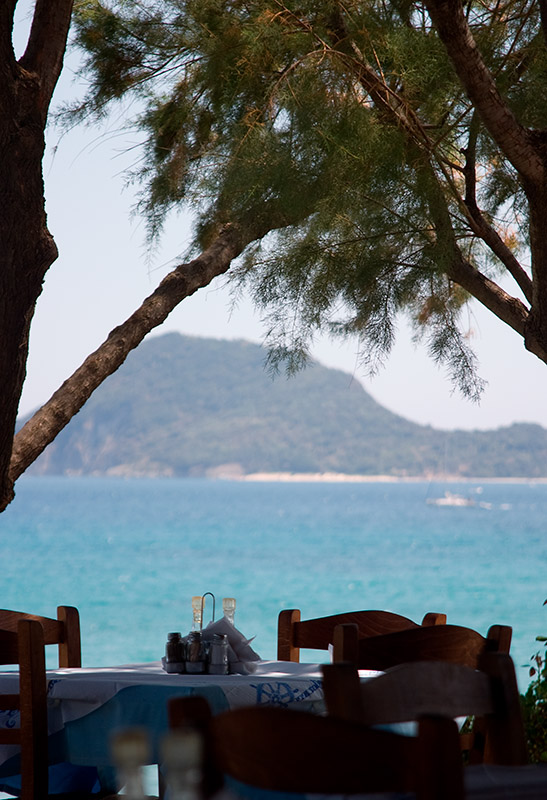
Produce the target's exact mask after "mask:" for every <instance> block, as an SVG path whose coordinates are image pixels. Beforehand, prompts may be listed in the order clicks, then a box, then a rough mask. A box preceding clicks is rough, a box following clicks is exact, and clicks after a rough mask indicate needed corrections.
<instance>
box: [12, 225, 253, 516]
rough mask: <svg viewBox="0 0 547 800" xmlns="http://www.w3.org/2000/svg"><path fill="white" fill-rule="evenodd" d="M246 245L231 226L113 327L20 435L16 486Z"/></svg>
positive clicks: (15, 453) (14, 458) (14, 467)
mask: <svg viewBox="0 0 547 800" xmlns="http://www.w3.org/2000/svg"><path fill="white" fill-rule="evenodd" d="M247 243H248V240H245V239H244V237H243V236H242V234H241V233H240V232H239V231H238V230H237V229H236V228H234V227H233V226H229V225H228V226H226V227H225V228H224V229H223V230H222V231H221V232H220V234H219V235H218V236H217V238H216V239H215V240H214V241H213V243H212V244H211V245H210V246H209V247H208V248H207V249H206V250H205V251H204V252H203V253H202V254H201V255H200V256H198V257H197V258H195V259H194V260H193V261H190V262H189V263H188V264H182V265H180V266H178V267H176V269H174V270H173V271H172V272H170V273H169V274H168V275H167V276H166V277H165V278H164V279H163V280H162V282H161V283H160V285H159V286H158V288H157V289H156V290H155V291H154V292H153V293H152V294H151V295H150V296H149V297H147V298H146V300H145V301H144V302H143V304H142V305H141V306H140V308H138V309H137V310H136V311H135V312H134V313H133V314H132V315H131V316H130V317H129V318H128V319H127V320H126V321H125V322H124V323H122V324H121V325H119V326H118V327H117V328H114V330H113V331H112V332H111V333H110V335H109V336H108V338H107V339H106V341H105V342H103V344H102V345H101V346H100V347H99V348H98V349H97V350H96V351H95V352H94V353H92V354H91V355H90V356H88V357H87V358H86V360H85V361H84V363H83V364H82V365H81V367H79V368H78V369H77V370H76V372H74V373H73V375H72V376H71V377H70V378H68V379H67V380H66V381H65V382H64V383H63V385H62V386H61V387H60V388H59V389H58V390H57V391H56V392H55V393H54V394H53V396H52V397H51V399H50V400H48V402H47V403H46V404H45V405H43V406H42V408H40V409H39V410H38V411H37V412H36V413H35V414H34V416H33V417H31V419H30V420H29V421H28V422H27V423H26V425H24V426H23V428H21V430H20V431H19V432H18V433H17V435H16V437H15V440H14V444H13V453H12V457H11V467H10V482H11V484H12V485H13V483H14V482H15V481H16V480H17V478H18V477H19V476H20V475H21V474H22V473H23V472H24V471H25V470H26V469H27V467H28V466H30V464H32V463H33V461H35V460H36V459H37V458H38V456H39V455H40V454H41V453H42V452H43V450H44V449H45V448H46V447H47V445H48V444H50V443H51V442H52V441H53V440H54V439H55V437H56V436H57V434H58V433H60V431H61V430H62V429H63V428H64V427H65V425H67V424H68V423H69V422H70V420H71V419H72V417H73V416H74V415H75V414H76V413H77V412H78V411H79V410H80V409H81V408H82V406H83V405H84V404H85V402H86V401H87V400H88V399H89V397H90V396H91V395H92V393H93V392H94V391H95V389H96V388H97V387H98V386H99V385H100V384H101V383H102V382H103V381H104V380H105V379H106V378H108V376H109V375H112V373H113V372H115V371H116V370H117V369H118V367H120V366H121V365H122V364H123V362H124V361H125V359H126V358H127V356H128V355H129V353H130V352H131V350H133V349H134V348H135V347H137V345H138V344H140V342H142V340H143V339H144V337H145V336H146V334H147V333H149V332H150V331H151V330H152V329H153V328H155V327H157V326H158V325H161V323H162V322H163V321H164V320H165V318H166V317H167V315H168V314H169V313H170V312H171V311H172V310H173V309H174V308H175V306H177V305H178V304H179V303H180V302H181V300H183V299H184V298H185V297H189V296H190V295H191V294H193V293H194V292H196V291H197V290H198V289H200V288H202V287H204V286H207V285H208V284H209V283H210V282H211V281H212V280H213V278H215V277H216V276H217V275H220V274H222V273H224V272H226V270H227V269H228V268H229V267H230V264H231V263H232V261H233V259H234V258H236V256H238V255H239V254H240V253H241V251H242V250H243V247H244V246H245V245H246V244H247ZM4 507H5V506H4ZM2 510H3V507H2V506H0V511H2Z"/></svg>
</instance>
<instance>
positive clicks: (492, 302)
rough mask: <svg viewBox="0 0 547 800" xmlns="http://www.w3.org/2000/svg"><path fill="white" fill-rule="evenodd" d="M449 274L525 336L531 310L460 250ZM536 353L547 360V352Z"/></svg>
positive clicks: (497, 315) (503, 320)
mask: <svg viewBox="0 0 547 800" xmlns="http://www.w3.org/2000/svg"><path fill="white" fill-rule="evenodd" d="M447 274H448V277H449V278H451V279H452V280H453V281H455V282H456V283H458V284H459V285H460V286H461V287H462V288H463V289H465V290H466V291H467V292H469V294H471V295H472V296H473V297H474V298H475V299H476V300H478V301H479V303H482V305H483V306H485V307H486V308H487V309H488V310H489V311H491V312H492V313H493V314H495V315H496V317H498V318H499V319H501V320H502V322H505V324H506V325H509V327H511V328H513V330H514V331H516V332H517V333H519V334H520V335H521V336H522V337H523V338H524V335H525V332H526V324H527V322H528V318H529V311H528V309H527V308H526V306H525V305H524V303H522V302H521V301H520V300H519V299H518V298H516V297H513V296H512V295H510V294H508V293H507V292H505V291H504V290H503V289H502V288H501V287H500V286H498V284H497V283H494V281H491V280H490V278H487V277H486V276H485V275H483V274H482V272H479V270H478V269H475V267H473V266H472V265H471V264H470V263H469V262H468V261H466V260H465V259H464V258H463V256H462V254H461V253H460V252H459V250H458V251H457V254H456V255H455V257H454V259H453V261H452V264H451V266H450V268H449V269H448V270H447ZM536 355H538V357H539V358H541V359H542V360H543V361H545V353H544V354H543V356H541V355H539V354H538V353H536Z"/></svg>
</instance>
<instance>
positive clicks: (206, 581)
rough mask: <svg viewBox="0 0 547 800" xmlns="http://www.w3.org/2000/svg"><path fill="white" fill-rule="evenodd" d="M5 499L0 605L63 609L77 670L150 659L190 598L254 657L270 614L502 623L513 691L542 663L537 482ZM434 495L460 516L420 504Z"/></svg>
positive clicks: (272, 630)
mask: <svg viewBox="0 0 547 800" xmlns="http://www.w3.org/2000/svg"><path fill="white" fill-rule="evenodd" d="M16 492H17V493H16V498H15V500H14V501H13V503H12V504H11V505H10V506H9V507H8V509H7V510H6V511H5V512H4V513H3V514H1V515H0V564H1V575H2V577H1V586H2V601H1V605H2V606H3V607H4V608H11V609H17V610H23V611H30V612H33V613H38V614H43V615H46V616H55V609H56V606H57V605H73V606H76V607H77V608H78V609H79V612H80V617H81V629H82V657H83V663H84V666H107V665H115V664H127V663H136V662H146V661H155V660H159V659H160V658H161V656H162V655H163V654H164V652H165V641H166V638H167V633H168V632H170V631H181V633H183V634H185V633H187V632H188V631H189V630H190V628H191V625H192V609H191V599H192V597H193V596H195V595H202V596H205V603H204V617H205V620H204V621H205V623H206V622H208V621H209V619H212V618H213V616H214V615H216V618H218V617H219V616H220V615H221V614H222V598H223V597H235V598H236V614H235V624H236V627H237V628H238V629H239V630H240V631H242V633H244V634H245V636H247V637H248V638H251V637H253V644H252V646H253V647H254V649H255V650H256V651H257V652H258V653H259V654H260V656H261V657H262V658H264V659H275V658H276V631H277V617H278V614H279V612H280V611H281V609H285V608H299V609H301V612H302V618H310V617H316V616H323V615H327V614H334V613H338V612H342V611H349V610H360V609H387V610H390V611H394V612H397V613H399V614H403V615H405V616H408V617H410V618H411V619H413V620H416V621H419V620H421V619H422V617H423V615H424V614H425V613H426V612H428V611H437V612H444V613H446V614H447V616H448V622H450V623H453V624H457V625H465V626H469V627H472V628H474V629H475V630H478V631H479V632H481V633H482V634H483V635H484V634H486V632H487V630H488V628H489V626H490V625H492V624H496V623H500V624H505V625H511V626H512V628H513V642H512V648H511V652H512V655H513V658H514V661H515V665H516V667H517V676H518V681H519V686H520V688H521V690H522V691H524V690H525V689H526V687H527V685H528V683H529V680H530V678H529V667H530V664H531V663H532V658H533V656H534V655H535V654H536V653H537V652H540V653H544V652H545V646H544V644H542V643H541V642H538V641H536V637H537V636H538V635H547V606H544V601H545V600H546V598H547V535H546V523H547V483H545V482H534V481H521V482H508V481H503V482H495V481H482V482H481V481H477V482H466V483H454V482H446V483H443V482H427V481H424V482H419V481H389V480H385V481H381V480H378V481H370V482H344V481H333V482H325V481H309V482H306V481H287V482H285V481H273V480H272V481H267V480H265V481H260V482H251V481H238V480H234V481H230V480H206V479H197V478H196V479H167V478H162V479H160V478H157V479H152V478H150V479H148V478H134V479H124V478H103V477H85V478H84V477H22V478H21V479H20V480H19V481H18V483H17V485H16ZM445 492H450V493H452V494H456V495H458V496H460V497H462V498H466V500H467V501H468V504H466V505H459V506H458V505H437V504H436V503H435V502H432V501H435V500H436V499H438V498H443V497H444V496H445ZM208 593H211V594H208ZM211 595H212V596H211ZM327 659H328V655H327V654H326V653H324V652H315V651H303V652H302V660H305V661H312V662H314V661H318V660H321V661H325V660H327Z"/></svg>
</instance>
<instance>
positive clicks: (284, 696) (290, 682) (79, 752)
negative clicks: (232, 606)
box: [0, 660, 375, 793]
mask: <svg viewBox="0 0 547 800" xmlns="http://www.w3.org/2000/svg"><path fill="white" fill-rule="evenodd" d="M248 667H249V670H250V671H249V672H248V673H247V674H228V675H209V674H203V675H202V674H177V673H168V672H166V671H165V670H164V668H163V666H162V662H161V661H156V662H151V663H145V664H126V665H123V666H114V667H96V668H86V667H84V668H64V669H53V670H48V671H47V673H46V676H47V704H48V728H49V738H48V756H49V762H50V775H49V777H50V792H51V793H55V792H59V791H64V792H68V791H87V792H89V791H96V790H97V789H98V788H100V790H101V791H105V790H107V791H115V790H116V776H115V772H114V768H113V764H112V754H111V737H112V735H113V733H115V732H116V731H119V730H121V729H124V728H130V727H135V726H138V727H141V728H143V729H146V731H147V733H148V737H149V740H150V746H151V763H153V764H155V763H159V745H160V742H161V739H162V737H163V735H164V734H165V732H166V731H167V729H168V719H167V702H168V700H169V699H170V698H172V697H180V696H188V695H196V694H197V695H202V696H204V697H206V698H207V700H208V701H209V704H210V706H211V708H212V710H213V713H219V712H221V711H224V710H226V709H231V708H238V707H241V706H250V705H260V704H266V705H276V706H284V707H287V708H294V709H302V710H306V711H312V712H316V713H320V712H321V711H323V710H324V700H323V689H322V683H321V677H322V676H321V667H320V665H319V664H304V663H295V662H290V661H262V660H260V661H256V662H253V663H251V664H249V665H248ZM372 674H375V673H372V672H371V675H372ZM17 683H18V673H17V672H0V694H3V693H10V692H16V691H17ZM17 715H18V712H13V711H1V710H0V728H1V727H12V726H15V725H17V724H18V719H17ZM18 766H19V750H18V748H17V747H16V746H13V745H6V746H0V791H4V792H9V791H10V790H13V789H17V788H18V786H19V776H18V773H19V769H18Z"/></svg>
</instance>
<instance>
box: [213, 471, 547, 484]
mask: <svg viewBox="0 0 547 800" xmlns="http://www.w3.org/2000/svg"><path fill="white" fill-rule="evenodd" d="M218 477H219V478H221V479H222V477H223V476H220V475H219V476H218ZM225 479H228V480H240V481H248V482H256V483H274V482H279V483H426V482H428V481H431V482H434V483H547V477H544V478H495V477H494V478H484V477H478V478H462V477H461V476H459V475H431V476H413V477H411V476H405V477H401V476H394V475H347V474H345V473H342V472H253V473H250V474H248V475H239V476H235V475H226V476H225Z"/></svg>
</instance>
